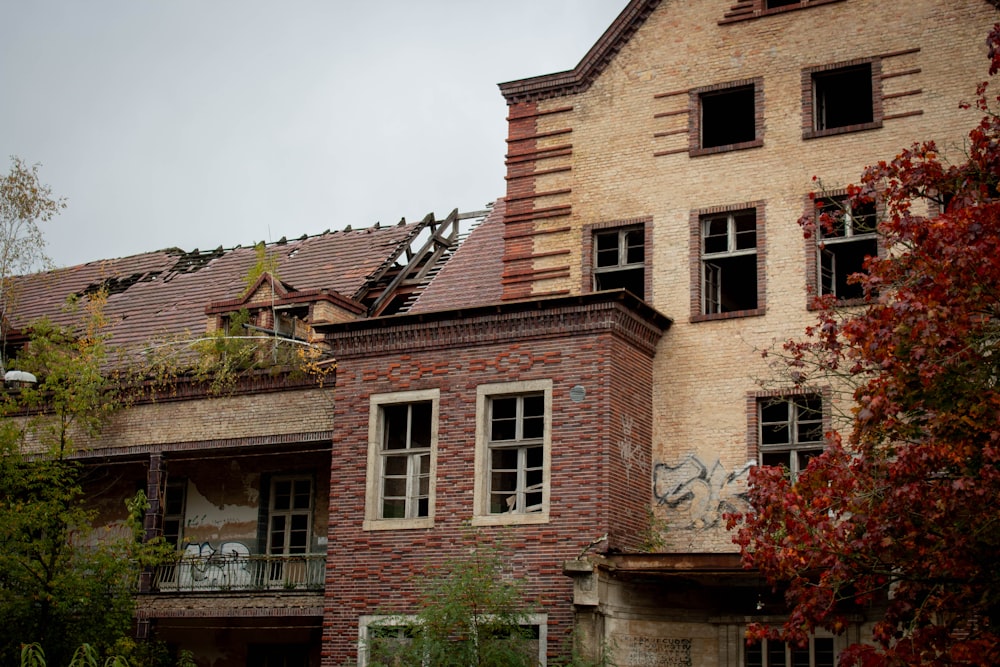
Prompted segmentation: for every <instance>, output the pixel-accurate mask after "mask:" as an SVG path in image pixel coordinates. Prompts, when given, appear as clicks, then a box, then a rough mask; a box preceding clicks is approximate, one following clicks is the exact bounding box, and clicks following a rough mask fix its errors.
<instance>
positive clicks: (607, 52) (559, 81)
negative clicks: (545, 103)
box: [500, 0, 661, 104]
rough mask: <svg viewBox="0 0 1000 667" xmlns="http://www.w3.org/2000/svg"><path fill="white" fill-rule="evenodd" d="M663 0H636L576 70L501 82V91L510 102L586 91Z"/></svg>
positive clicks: (626, 8) (602, 36)
mask: <svg viewBox="0 0 1000 667" xmlns="http://www.w3.org/2000/svg"><path fill="white" fill-rule="evenodd" d="M660 2H661V0H632V2H630V3H629V4H628V6H627V7H625V9H623V10H622V13H621V14H619V15H618V18H616V19H615V20H614V22H613V23H612V24H611V26H610V27H609V28H608V29H607V30H605V31H604V34H603V35H601V37H600V39H598V40H597V43H595V44H594V46H592V47H591V48H590V51H588V52H587V55H585V56H584V57H583V59H582V60H581V61H580V63H579V64H578V65H577V66H576V67H575V68H573V69H572V70H569V71H567V72H556V73H554V74H546V75H544V76H536V77H531V78H529V79H519V80H517V81H509V82H507V83H501V84H500V92H501V93H502V94H503V96H504V97H505V98H506V99H507V104H516V103H518V102H525V101H529V100H542V99H548V98H552V97H560V96H563V95H572V94H575V93H580V92H583V91H584V90H586V89H587V88H589V87H590V85H591V84H592V83H593V82H594V80H595V79H596V78H597V77H598V76H599V75H600V74H601V72H603V71H604V70H605V69H606V68H607V66H608V64H609V63H610V62H611V60H612V59H613V58H614V57H615V55H617V53H618V52H619V51H621V50H622V47H624V46H625V44H627V43H628V41H629V39H631V38H632V35H634V34H635V32H636V30H638V29H639V27H640V26H642V24H643V23H644V22H645V21H646V19H647V18H649V15H650V14H652V13H653V10H654V9H656V7H657V5H659V4H660Z"/></svg>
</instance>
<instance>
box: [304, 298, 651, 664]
mask: <svg viewBox="0 0 1000 667" xmlns="http://www.w3.org/2000/svg"><path fill="white" fill-rule="evenodd" d="M602 298H603V300H604V301H609V299H607V297H602ZM592 301H598V299H592ZM569 310H573V311H574V312H566V311H564V312H563V313H562V314H561V317H558V318H555V319H553V318H552V313H540V314H539V315H537V316H532V315H528V316H518V318H504V317H503V316H502V315H500V316H496V315H490V316H484V317H483V318H481V319H477V318H475V317H473V318H469V319H467V320H466V321H465V322H464V323H463V322H461V321H459V320H452V321H442V322H440V323H439V326H438V327H437V328H436V330H437V331H439V332H440V333H441V337H440V338H441V339H440V340H439V341H434V340H433V339H432V338H430V337H427V338H424V339H423V340H424V342H423V343H422V344H421V343H417V344H416V345H400V347H401V348H404V350H405V349H409V350H411V351H409V352H404V351H400V352H396V353H381V354H379V353H374V354H373V353H364V354H361V353H352V351H351V350H347V349H345V347H346V346H350V345H355V346H356V348H355V350H354V352H360V351H361V350H362V349H368V345H367V344H361V345H359V344H357V343H356V342H351V341H350V340H349V339H350V336H351V334H350V333H348V332H345V333H344V334H343V339H342V341H343V344H344V346H345V347H342V348H341V350H340V352H339V353H338V355H337V356H338V368H337V387H336V395H337V396H338V400H337V402H336V406H335V414H334V422H335V423H336V425H337V428H336V433H335V436H334V442H333V451H334V452H335V454H334V456H333V461H332V470H331V495H332V497H331V516H330V534H329V544H330V549H329V558H328V566H327V567H328V569H327V587H326V595H327V598H326V616H325V622H324V633H325V634H324V660H323V664H324V665H339V664H342V663H344V662H346V661H349V660H351V659H353V658H355V657H356V644H357V637H358V617H359V616H361V615H363V614H377V613H392V612H396V613H413V611H414V610H415V601H416V596H417V584H418V582H419V580H420V573H421V572H422V571H424V569H425V568H426V567H428V566H429V565H432V564H435V563H441V562H443V561H447V560H449V559H454V558H456V557H460V556H461V555H462V554H463V553H467V551H466V550H465V549H466V547H464V546H463V537H467V536H468V535H467V533H468V531H467V529H465V528H463V523H464V522H467V521H468V520H469V519H471V518H472V515H473V484H474V459H475V433H476V387H477V386H479V385H481V384H486V383H497V382H514V381H525V380H541V379H549V380H551V381H552V383H553V387H552V462H551V465H552V477H551V487H550V493H551V501H550V513H549V518H550V520H549V522H548V523H545V524H540V525H514V526H508V527H503V528H495V527H483V528H479V529H478V532H479V534H480V535H481V536H482V537H483V538H484V539H485V541H487V542H489V541H490V540H491V539H493V538H496V537H500V538H501V539H502V540H503V542H504V543H505V544H506V546H508V547H510V548H511V549H510V552H509V553H510V562H511V571H512V572H513V574H514V575H515V576H520V577H524V578H525V579H526V581H527V589H526V593H527V595H528V598H529V600H528V601H529V602H530V603H532V604H533V606H535V607H537V609H535V611H538V612H544V613H547V614H548V633H549V634H548V637H549V642H548V646H549V651H550V653H553V652H555V651H557V650H558V649H559V648H560V647H561V646H564V645H565V644H564V640H565V639H566V638H567V637H568V634H569V632H570V630H571V622H572V607H571V602H572V582H571V580H570V579H569V578H568V577H566V576H565V575H563V574H562V563H563V562H564V561H566V560H568V559H572V558H575V557H576V556H577V555H579V554H580V552H581V551H582V550H583V548H584V547H585V546H586V545H587V544H588V543H589V542H591V541H592V540H594V539H596V538H598V537H599V536H601V535H603V534H604V533H610V535H611V546H612V547H615V548H622V547H634V546H635V545H636V542H637V539H636V536H637V535H640V534H641V533H642V527H643V526H644V524H645V522H646V508H647V507H648V503H649V494H650V492H649V487H650V483H649V461H650V423H651V416H650V415H651V404H650V403H651V399H650V397H651V389H650V382H651V379H650V378H651V366H652V363H651V362H652V360H651V349H652V348H651V347H645V346H642V345H640V346H636V340H635V338H633V336H635V335H636V333H635V332H634V331H630V330H629V329H630V328H632V327H635V326H639V328H640V329H641V328H642V327H641V325H639V324H637V322H634V321H633V317H632V316H631V315H625V314H624V311H622V310H615V309H614V308H611V309H610V310H609V311H608V313H607V317H596V316H594V315H593V313H587V312H584V309H583V308H577V309H567V311H569ZM581 313H583V315H582V320H577V321H574V316H581ZM532 317H537V321H532ZM515 319H517V321H513V320H515ZM614 319H617V320H618V321H617V322H614V321H612V320H614ZM469 320H472V321H471V322H470V321H469ZM556 320H559V321H561V322H562V324H563V326H561V327H559V326H555V327H553V326H551V325H552V322H553V321H556ZM408 321H412V322H413V323H414V324H413V327H414V328H416V327H418V326H427V325H426V324H421V323H418V321H417V320H416V319H415V318H411V319H410V320H408ZM581 321H582V322H584V323H583V324H581ZM463 325H464V326H468V327H471V328H472V329H475V330H480V331H483V330H489V329H491V328H495V331H494V332H493V333H494V334H495V336H496V337H497V339H496V340H494V341H493V342H490V343H488V344H479V345H476V344H466V345H465V346H463V347H450V346H449V345H448V342H449V341H448V339H449V338H451V337H452V336H460V335H461V331H460V329H461V328H462V326H463ZM535 327H538V328H535ZM542 329H544V331H543V330H542ZM559 329H561V330H562V332H563V333H561V334H560V333H556V331H558V330H559ZM406 330H407V326H406V325H405V324H404V325H400V326H393V327H388V328H385V329H383V330H382V331H380V332H377V333H375V334H369V335H371V336H372V337H373V338H374V337H380V338H382V339H384V340H386V341H389V340H396V341H398V340H399V339H400V338H401V337H406V336H407V331H406ZM638 335H640V336H641V335H642V334H641V333H640V334H638ZM372 342H374V341H372ZM333 344H334V346H335V347H336V346H337V344H338V341H336V340H334V341H333ZM574 387H582V388H583V390H584V391H585V395H584V396H583V397H582V400H574V398H576V399H580V395H579V389H578V390H577V392H574V393H573V394H572V396H573V397H571V390H573V388H574ZM435 388H436V389H439V390H440V403H439V415H440V416H439V425H438V458H437V461H438V464H437V494H436V510H435V525H434V527H433V528H431V529H410V530H395V531H364V530H362V520H363V518H364V515H365V507H364V503H365V492H364V489H365V483H366V481H365V474H366V465H367V440H368V415H369V397H370V395H371V394H377V393H387V392H396V391H406V390H423V389H435ZM625 414H627V415H629V416H631V418H632V430H631V442H632V444H633V446H634V447H635V448H636V451H635V453H634V454H633V455H632V462H631V465H632V467H631V469H630V471H629V472H628V473H626V471H625V463H624V460H623V458H622V456H621V453H620V451H621V448H620V441H621V438H622V426H621V424H622V419H621V417H622V415H625ZM606 547H607V544H600V545H598V547H597V549H598V550H603V549H605V548H606Z"/></svg>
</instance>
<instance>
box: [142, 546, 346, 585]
mask: <svg viewBox="0 0 1000 667" xmlns="http://www.w3.org/2000/svg"><path fill="white" fill-rule="evenodd" d="M325 565H326V556H325V555H323V554H302V555H296V556H269V555H264V554H245V553H228V554H225V553H213V554H211V555H209V556H184V555H181V556H180V557H179V558H178V559H177V561H176V562H173V563H168V564H166V565H160V566H158V567H156V568H154V570H153V590H154V591H156V592H159V593H189V592H195V593H203V592H211V591H302V590H321V589H322V588H323V581H324V570H325Z"/></svg>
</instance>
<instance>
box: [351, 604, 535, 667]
mask: <svg viewBox="0 0 1000 667" xmlns="http://www.w3.org/2000/svg"><path fill="white" fill-rule="evenodd" d="M419 624H420V617H419V616H416V615H415V614H367V615H363V616H360V617H359V618H358V667H368V664H369V662H370V656H369V654H368V641H369V636H370V632H369V628H371V627H373V626H378V627H403V628H405V627H414V626H417V625H419ZM519 625H520V626H521V627H526V626H535V627H537V628H538V665H539V667H545V666H546V665H547V664H548V653H549V648H548V643H549V626H548V614H525V615H524V617H523V619H522V622H521V623H520V624H519Z"/></svg>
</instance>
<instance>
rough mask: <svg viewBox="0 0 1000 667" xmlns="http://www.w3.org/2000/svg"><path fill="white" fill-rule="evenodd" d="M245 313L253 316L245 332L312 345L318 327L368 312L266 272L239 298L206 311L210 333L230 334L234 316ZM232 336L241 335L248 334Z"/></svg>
mask: <svg viewBox="0 0 1000 667" xmlns="http://www.w3.org/2000/svg"><path fill="white" fill-rule="evenodd" d="M244 311H245V312H246V313H247V314H248V315H249V319H248V320H247V321H246V322H245V323H243V324H242V326H243V327H244V328H245V329H249V330H251V331H256V332H258V333H264V334H269V335H273V336H278V337H280V338H290V339H294V340H301V341H308V340H310V338H311V337H312V332H313V329H314V327H315V326H316V325H319V324H334V323H338V322H347V321H350V320H354V319H357V318H359V317H361V316H362V315H363V314H364V312H365V308H364V306H363V305H361V304H360V303H358V302H356V301H354V300H353V299H349V298H347V297H345V296H343V295H341V294H339V293H337V292H334V291H332V290H326V289H311V290H302V291H299V290H296V289H295V288H294V287H292V286H291V285H289V284H288V283H286V282H283V281H281V280H279V279H278V278H276V277H275V276H273V275H272V274H270V273H267V272H265V273H263V274H261V276H260V277H259V278H257V280H256V281H255V282H254V283H253V284H252V285H250V287H248V288H247V289H246V290H244V292H243V294H242V296H240V297H239V298H236V299H227V300H225V301H213V302H212V303H210V304H209V305H208V306H206V307H205V314H206V315H207V318H206V319H207V321H206V325H205V330H206V332H208V333H212V332H213V331H218V330H219V329H223V330H226V329H227V328H228V327H229V325H230V323H231V322H232V321H233V318H234V316H235V315H236V314H237V313H241V312H244ZM230 333H232V334H233V335H240V334H243V333H245V331H244V332H236V331H233V332H230Z"/></svg>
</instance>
